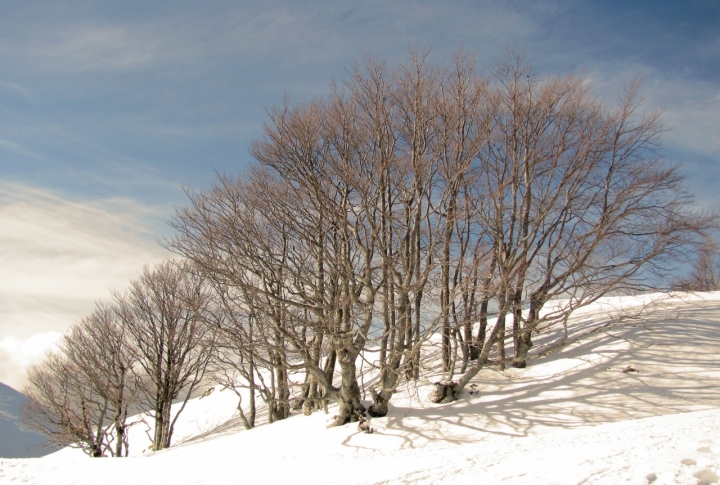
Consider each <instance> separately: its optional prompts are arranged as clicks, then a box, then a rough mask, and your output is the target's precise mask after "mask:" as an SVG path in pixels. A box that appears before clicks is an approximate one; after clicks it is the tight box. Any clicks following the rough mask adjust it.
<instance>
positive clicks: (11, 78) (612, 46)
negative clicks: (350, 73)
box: [0, 0, 720, 380]
mask: <svg viewBox="0 0 720 485" xmlns="http://www.w3.org/2000/svg"><path fill="white" fill-rule="evenodd" d="M409 46H418V47H420V48H428V49H430V50H431V57H432V58H433V59H434V60H442V59H448V58H449V56H451V55H452V53H454V52H456V51H457V50H458V49H461V48H462V49H464V50H465V51H466V52H468V53H470V54H472V55H475V56H477V60H478V66H486V65H490V64H492V63H493V58H494V57H500V56H502V55H503V50H504V48H505V47H506V46H515V47H517V48H519V49H524V50H525V51H526V53H527V57H528V58H529V59H530V60H531V61H532V63H533V65H534V67H535V68H536V69H537V70H538V71H539V72H540V73H547V74H564V73H568V72H576V73H581V75H583V76H585V77H586V78H587V79H588V80H590V81H592V82H593V83H594V85H595V88H596V91H597V92H598V94H600V95H601V96H604V97H606V98H608V99H611V100H612V99H613V98H614V97H615V96H616V95H617V93H618V91H619V90H620V89H621V88H622V86H623V84H627V83H628V82H629V80H630V79H631V78H632V77H634V76H636V75H638V74H640V75H642V76H644V77H645V79H646V81H645V84H644V86H643V90H642V93H643V95H644V97H645V99H646V108H647V109H657V108H663V109H664V110H665V115H664V118H663V119H664V120H665V122H666V123H667V124H668V125H669V126H670V127H672V128H673V130H672V131H670V132H669V133H667V135H666V136H665V148H664V155H665V156H666V157H667V158H668V159H670V160H673V161H678V162H680V161H683V162H684V170H685V171H686V173H687V175H688V178H689V184H690V185H691V186H692V189H693V190H694V191H695V193H696V194H697V195H698V198H699V201H700V203H701V205H703V206H706V207H717V206H720V191H718V190H717V189H716V187H715V180H718V179H720V165H719V164H718V157H719V156H720V129H719V128H718V127H720V109H718V108H720V3H718V2H716V1H713V0H703V1H695V0H690V1H687V2H672V1H669V0H659V1H650V0H641V1H637V2H632V3H631V4H628V3H627V2H622V1H620V0H610V1H607V2H591V1H589V0H564V1H561V0H536V1H521V0H514V1H510V2H500V1H497V0H482V1H477V2H467V1H463V0H451V1H448V2H442V4H438V3H437V2H430V1H426V0H404V1H398V2H381V1H379V0H359V1H357V2H351V3H343V2H331V1H329V0H313V1H309V2H302V3H298V2H290V1H287V0H284V1H282V0H270V1H268V2H262V3H257V2H248V1H240V2H237V1H229V0H208V1H207V2H202V3H200V2H189V1H181V2H173V3H172V4H169V3H165V2H143V1H139V0H130V1H126V2H105V1H103V2H101V1H87V2H51V1H49V0H45V1H38V2H31V3H30V2H4V3H2V4H0V174H1V175H2V179H1V180H2V181H3V184H4V185H2V186H1V187H0V224H1V225H0V227H2V228H3V229H2V231H1V232H0V258H1V259H2V265H0V273H2V276H3V278H0V302H1V303H2V305H0V341H2V342H6V343H7V342H10V341H3V340H2V339H3V338H6V337H8V336H9V335H10V334H11V333H12V334H14V335H15V337H13V338H19V339H20V340H18V341H17V342H16V341H13V342H15V343H12V344H11V343H7V345H4V344H3V345H0V353H1V352H6V354H5V355H8V351H6V350H2V349H8V348H11V347H12V348H21V347H22V345H24V344H23V342H25V340H23V339H29V337H30V336H31V335H33V334H35V333H45V332H55V331H59V330H62V329H63V328H65V327H66V326H67V325H68V324H69V323H68V322H71V321H74V320H76V319H77V318H79V317H80V316H82V315H83V314H85V313H87V312H88V311H89V310H91V308H92V305H93V302H94V301H95V300H96V299H100V298H105V297H107V295H109V290H110V289H111V288H115V289H122V288H123V287H124V286H125V285H126V284H127V280H128V279H129V278H130V277H132V276H134V275H135V274H137V272H138V271H139V270H140V268H141V266H142V264H143V263H144V262H149V261H153V260H156V259H158V258H160V257H162V256H163V255H164V254H165V253H163V251H162V250H161V249H160V248H159V247H157V246H156V245H155V244H154V242H153V241H154V240H156V239H158V238H159V237H160V236H161V234H162V233H163V232H167V231H168V230H169V229H167V228H166V226H165V225H164V224H163V222H162V221H163V220H165V219H167V218H168V217H170V215H171V214H172V206H173V205H181V204H183V203H184V202H185V196H184V194H183V191H182V187H183V186H190V187H194V188H197V189H203V188H205V187H207V186H208V185H209V183H210V182H211V180H212V179H213V177H214V170H217V171H219V172H227V173H236V172H238V171H240V170H242V168H243V167H244V166H245V165H246V164H247V163H248V161H249V158H250V156H249V154H248V145H249V143H250V142H251V141H252V140H253V139H255V138H257V137H259V136H260V135H261V132H262V123H263V121H264V120H265V119H266V114H265V109H266V108H267V107H269V106H273V105H275V104H277V103H279V102H280V101H281V100H282V98H283V95H284V93H286V92H287V93H290V94H291V95H292V97H293V99H294V100H296V101H300V102H301V101H304V100H308V99H311V98H313V97H319V96H322V95H323V94H324V93H326V92H327V91H328V85H329V84H330V82H331V80H332V79H338V80H342V79H343V78H344V77H345V76H347V68H349V67H351V66H352V63H353V62H354V61H362V59H363V56H365V55H369V56H376V57H383V58H386V59H388V60H389V61H390V62H395V61H399V60H402V59H403V58H404V57H405V56H406V54H407V50H408V47H409ZM11 328H12V331H10V330H9V329H11ZM37 340H38V341H47V339H46V340H42V339H39V338H38V339H37ZM33 348H36V347H33ZM28 352H30V351H28ZM30 353H32V352H30ZM2 359H3V357H2V355H0V362H1V361H2ZM3 366H4V364H3ZM0 380H3V376H2V375H0Z"/></svg>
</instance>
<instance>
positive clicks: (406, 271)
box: [28, 52, 716, 456]
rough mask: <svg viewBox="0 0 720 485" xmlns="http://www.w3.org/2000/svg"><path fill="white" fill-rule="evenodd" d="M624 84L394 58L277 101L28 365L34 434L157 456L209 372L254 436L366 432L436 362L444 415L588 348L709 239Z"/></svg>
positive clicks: (523, 66)
mask: <svg viewBox="0 0 720 485" xmlns="http://www.w3.org/2000/svg"><path fill="white" fill-rule="evenodd" d="M638 90H639V83H633V84H631V85H630V86H629V87H628V88H627V89H626V90H625V91H624V92H623V93H621V95H620V97H619V99H618V101H617V102H616V103H608V102H606V101H603V100H601V99H599V98H598V97H597V96H595V95H593V93H592V91H591V87H590V86H589V85H588V84H587V83H585V82H584V81H583V79H581V78H579V77H574V76H565V77H547V78H542V77H540V76H539V75H538V74H536V73H535V72H534V71H533V70H532V69H531V67H530V66H529V64H528V63H526V62H525V61H524V60H523V59H522V56H520V55H517V54H514V53H510V54H508V55H507V56H506V57H505V58H504V59H503V60H501V61H499V62H498V63H497V64H496V65H495V66H494V67H493V68H492V69H490V70H489V71H488V72H487V73H479V72H478V70H477V69H476V66H475V65H474V63H473V61H472V59H471V58H469V57H466V56H464V55H462V54H459V55H457V56H456V57H455V58H454V59H453V60H452V61H451V62H449V63H447V64H437V63H432V62H430V61H429V60H428V58H427V56H426V55H425V54H424V53H421V52H414V53H412V54H411V55H410V57H409V58H408V59H407V60H406V61H405V62H404V63H402V64H400V65H398V66H395V67H393V66H390V65H388V64H387V63H385V62H381V61H375V60H368V61H366V62H365V63H364V64H362V65H360V64H358V65H356V66H355V68H354V70H352V72H351V76H350V78H349V79H348V80H347V81H346V82H344V83H343V84H333V85H332V87H331V89H330V92H329V94H328V95H327V96H326V97H324V98H322V99H318V100H314V101H312V102H308V103H304V104H293V103H292V102H291V101H290V100H289V99H287V100H285V102H284V103H283V104H281V105H280V106H278V107H276V108H274V109H271V110H270V111H269V115H268V116H269V119H268V121H267V123H266V125H265V127H264V136H263V137H261V138H260V139H259V140H257V141H256V142H255V143H253V145H252V147H251V153H252V155H253V158H254V160H255V161H254V163H253V164H252V165H251V166H250V167H249V168H248V169H247V170H245V171H244V172H243V173H240V174H238V175H218V177H217V180H216V182H215V183H214V185H213V186H212V187H211V188H210V189H209V190H205V191H199V192H194V191H188V195H189V199H190V200H189V204H188V206H187V207H183V208H180V209H178V210H177V212H176V214H175V216H174V217H173V218H172V220H171V221H170V224H171V226H172V228H173V229H174V233H173V235H172V236H171V237H170V238H169V239H167V240H166V242H165V245H166V247H168V248H169V249H171V250H172V251H174V252H175V253H176V254H177V255H178V256H179V258H178V261H181V262H176V263H164V264H162V265H160V266H158V267H156V268H154V269H152V270H151V269H148V268H146V270H145V271H144V273H143V275H142V276H141V277H140V278H139V279H138V280H137V281H135V282H133V283H132V284H131V287H130V289H129V290H128V291H127V292H126V293H124V294H116V297H115V300H114V301H113V302H112V303H111V304H107V305H104V304H103V305H99V306H98V310H97V311H96V312H95V313H94V314H93V316H91V317H89V318H88V319H85V320H83V321H82V322H81V323H80V324H79V325H78V326H77V327H76V328H75V329H73V331H72V332H71V333H70V334H68V336H67V337H66V338H65V340H64V341H63V344H62V345H61V348H60V351H59V353H57V354H53V355H52V356H50V357H49V358H48V360H47V361H46V362H45V363H44V364H41V365H40V366H37V367H35V368H32V369H31V371H30V386H29V388H28V392H29V393H30V396H31V398H32V399H33V403H34V404H33V409H32V413H29V416H31V418H30V419H32V420H34V421H35V422H36V424H37V426H41V427H44V428H45V429H48V430H50V432H51V433H56V436H57V439H58V440H59V441H63V442H64V443H68V442H74V443H78V444H79V446H82V447H83V448H84V449H87V450H88V452H89V453H90V454H93V455H102V454H105V453H106V452H107V453H110V454H113V455H114V456H121V455H122V454H123V449H124V450H127V443H125V442H124V441H123V436H124V429H125V428H126V427H127V426H128V424H127V420H128V419H129V418H128V409H135V410H149V411H151V413H152V415H153V416H154V419H155V421H156V426H155V436H154V448H155V449H161V448H164V447H167V446H169V445H170V439H171V435H172V430H173V423H174V420H175V419H177V415H176V416H175V417H172V416H171V413H170V404H172V403H173V402H175V401H176V400H177V399H178V398H184V399H186V398H187V397H188V396H190V395H191V393H192V391H193V390H194V389H195V388H197V386H198V385H199V384H200V382H201V381H202V379H203V378H205V377H207V376H208V375H210V374H212V376H213V378H214V379H215V380H216V381H218V382H221V383H222V385H224V386H226V387H229V388H233V389H236V390H239V389H240V388H243V387H244V388H246V389H248V390H249V396H250V401H249V402H247V403H242V402H241V403H240V404H239V405H238V407H239V409H240V411H241V416H242V419H243V422H244V423H245V426H246V427H248V428H250V427H253V426H255V421H256V406H257V404H256V398H257V397H259V398H260V400H261V401H262V402H263V403H264V404H265V405H266V406H267V409H268V415H269V420H270V421H271V422H272V421H274V420H279V419H283V418H286V417H287V416H289V415H290V414H291V413H292V412H293V411H294V410H299V409H302V410H303V412H304V413H306V414H309V413H312V412H313V411H314V410H317V409H327V405H328V403H329V402H332V403H336V404H337V405H338V411H337V416H336V418H335V420H334V424H335V425H342V424H345V423H347V422H350V421H355V420H357V419H358V416H359V415H365V413H366V412H367V413H368V414H370V415H371V416H384V415H386V414H387V413H388V409H389V408H388V404H389V403H390V401H391V399H392V397H393V394H394V393H395V392H396V391H397V390H398V388H399V386H400V385H401V384H402V383H403V382H406V381H412V380H418V379H420V378H421V377H423V376H424V373H425V372H426V371H425V370H424V367H423V366H424V362H425V361H426V360H427V359H428V358H429V356H430V355H431V354H432V353H434V352H436V351H437V352H438V358H439V360H440V363H441V372H442V378H441V379H440V382H439V383H438V384H437V386H436V392H435V394H434V396H433V400H434V401H435V402H440V401H443V402H448V401H450V400H453V399H456V398H457V397H458V396H459V395H460V393H461V392H462V390H463V389H464V387H465V386H467V385H468V384H469V383H470V381H471V379H472V378H473V377H474V376H475V375H477V373H478V372H480V371H481V370H482V369H483V368H485V367H487V366H498V367H500V368H504V367H505V366H506V365H512V366H515V367H519V368H522V367H525V366H526V365H527V363H528V361H530V360H532V359H535V358H539V357H542V356H544V355H547V354H548V353H550V352H552V351H553V350H555V349H560V348H562V347H564V346H566V345H568V344H570V343H571V342H574V341H577V340H578V339H581V338H584V337H586V336H588V335H590V334H592V333H593V332H595V331H597V328H583V329H582V330H578V329H574V328H572V326H570V325H568V318H569V316H570V315H571V314H572V312H573V311H575V310H576V309H577V308H580V307H582V306H585V305H587V304H590V303H592V302H594V301H596V300H597V299H598V298H600V297H602V296H606V295H609V294H616V293H620V292H625V293H630V292H639V291H646V290H649V289H652V288H653V287H655V286H656V285H657V284H658V282H660V281H661V280H662V277H664V276H665V275H667V274H668V272H669V271H670V270H671V269H672V268H673V267H674V266H675V265H676V264H677V263H678V262H680V261H682V260H683V258H685V257H686V256H687V254H688V253H689V252H691V251H693V250H694V248H697V247H700V246H701V245H702V244H703V240H704V238H705V237H706V236H707V234H708V231H711V230H712V229H713V228H714V227H715V225H716V222H715V217H714V215H712V214H703V213H699V212H697V211H696V210H695V208H694V206H693V198H692V196H691V195H690V194H688V193H687V192H686V191H685V189H684V188H683V185H682V183H683V177H682V175H681V174H680V172H679V169H678V167H677V166H675V165H672V164H669V163H667V162H665V161H664V160H662V159H661V157H660V156H659V148H660V137H661V134H662V132H663V130H664V128H663V126H662V124H661V123H660V121H659V116H660V114H659V113H658V112H652V113H644V112H643V111H642V100H641V98H640V97H639V95H638ZM96 327H97V329H105V328H106V327H107V328H106V329H105V330H96ZM83 332H85V333H87V334H88V335H90V332H97V336H92V337H91V340H90V341H86V340H83V338H81V336H75V334H76V333H77V334H82V335H85V333H83ZM538 334H544V335H551V336H552V338H545V339H542V342H541V343H538V342H536V341H535V340H537V339H536V337H535V336H536V335H538ZM92 335H95V334H92ZM93 342H96V343H95V344H93ZM436 344H437V345H436ZM106 345H107V346H111V347H113V348H115V349H117V354H118V355H117V356H116V357H112V358H111V355H110V353H109V352H106V351H104V350H102V349H104V348H105V347H104V346H106ZM100 354H102V355H100ZM98 358H101V359H102V361H101V362H98V363H91V362H90V360H92V359H98ZM108 359H109V360H108ZM360 362H364V365H366V368H365V372H367V366H368V365H369V367H370V369H371V371H370V375H371V376H372V378H371V379H370V380H368V381H367V382H363V380H362V379H361V372H360V370H359V368H358V366H359V364H360ZM70 367H72V369H73V370H72V371H71V370H69V368H70ZM97 373H100V374H101V375H99V376H96V375H95V374H97ZM96 381H97V382H98V384H95V382H96ZM365 392H366V393H368V394H369V395H370V396H371V398H372V402H371V404H369V405H368V404H366V403H365V402H363V395H364V393H365ZM238 395H239V396H240V395H241V393H240V392H238ZM113 433H114V434H113ZM111 438H112V439H111ZM112 442H114V443H115V447H114V448H112V449H111V447H110V443H112ZM120 443H125V444H124V445H122V446H121V445H120ZM123 447H124V448H123Z"/></svg>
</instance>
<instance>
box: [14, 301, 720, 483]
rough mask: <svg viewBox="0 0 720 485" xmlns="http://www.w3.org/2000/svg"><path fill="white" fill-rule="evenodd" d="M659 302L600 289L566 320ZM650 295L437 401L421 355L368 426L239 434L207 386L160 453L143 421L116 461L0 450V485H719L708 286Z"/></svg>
mask: <svg viewBox="0 0 720 485" xmlns="http://www.w3.org/2000/svg"><path fill="white" fill-rule="evenodd" d="M660 297H661V296H660V295H650V296H649V295H644V296H642V297H614V298H606V299H604V300H603V301H602V302H599V303H597V304H595V305H594V306H593V307H592V308H588V309H583V311H582V312H581V313H579V314H578V315H576V316H574V317H573V318H572V319H571V325H575V326H581V325H587V324H589V323H591V322H595V323H597V322H599V321H603V320H607V319H609V318H617V316H618V315H619V314H621V313H625V314H627V313H633V312H636V311H637V310H638V309H639V308H641V307H644V306H645V305H646V304H647V303H648V302H650V301H652V300H653V299H655V298H660ZM662 298H663V300H662V302H660V303H659V304H655V305H652V306H651V307H646V313H644V314H643V317H642V319H636V320H633V321H632V323H631V324H630V325H629V326H626V327H622V328H615V329H612V330H609V331H607V332H602V333H600V334H598V335H597V336H595V337H593V338H592V339H591V340H588V341H585V342H582V343H580V344H577V345H575V346H573V347H571V348H569V349H566V350H564V351H563V352H562V353H555V354H552V355H550V356H548V357H545V358H544V359H540V360H536V361H532V362H530V365H529V366H528V368H526V369H507V370H506V371H498V370H496V369H485V370H483V371H481V372H480V374H478V376H476V378H475V379H474V380H473V382H472V383H473V384H474V385H475V388H476V389H478V390H479V391H480V392H479V393H473V394H470V392H469V391H471V390H472V389H471V388H467V389H466V391H465V392H464V393H463V394H462V395H461V396H460V397H459V399H458V400H457V401H455V402H453V403H450V404H443V405H436V404H432V403H430V402H429V401H428V399H427V396H428V394H429V392H430V391H431V390H432V383H433V382H435V381H438V380H441V379H442V375H441V374H439V373H438V372H437V362H436V360H434V358H431V359H428V361H427V362H425V370H426V373H425V376H424V377H423V378H422V379H421V380H420V381H419V382H418V383H410V384H408V385H407V386H406V387H404V388H403V389H402V392H401V393H399V394H397V395H396V396H394V397H393V400H392V401H391V410H390V413H389V414H388V416H387V417H384V418H375V419H372V420H371V426H372V427H373V428H374V429H375V432H374V433H373V434H365V433H363V432H361V431H359V430H358V428H357V425H356V424H348V425H346V426H342V427H336V428H329V429H328V428H326V425H327V424H328V423H329V422H330V421H331V418H332V415H333V411H334V409H333V407H332V406H331V407H330V414H329V415H326V414H324V413H323V412H322V411H320V412H316V413H315V414H313V415H311V416H303V415H302V414H298V415H296V416H293V417H291V418H290V419H287V420H284V421H281V422H278V423H274V424H272V425H261V426H258V427H256V428H254V429H252V430H249V431H246V430H244V428H243V427H242V424H241V422H240V420H239V418H238V416H237V411H236V410H235V406H236V405H237V397H236V396H235V395H234V394H233V393H232V391H230V390H224V391H220V388H219V387H218V386H214V391H213V392H211V393H210V394H209V395H207V396H206V397H204V398H202V399H199V398H198V399H194V400H192V401H190V402H189V403H188V405H187V407H186V409H185V411H184V412H183V414H182V415H181V417H180V419H179V422H178V426H177V429H176V433H175V437H174V443H175V444H174V445H173V446H172V447H171V448H170V449H167V450H164V451H161V452H156V453H151V452H147V450H144V449H145V448H147V445H148V444H149V441H148V439H147V437H146V429H147V427H144V425H142V424H140V425H137V426H135V427H134V428H133V431H132V433H133V434H132V435H131V438H130V440H131V441H130V447H131V455H132V456H131V457H129V458H112V459H111V458H104V459H103V458H89V457H86V456H85V455H84V454H82V453H81V452H79V451H78V450H70V449H65V450H61V451H59V452H57V453H53V454H51V455H48V456H45V457H42V458H29V459H0V483H6V482H7V483H31V484H32V483H40V484H46V483H47V484H50V483H53V484H93V485H95V484H97V483H102V484H103V485H111V484H123V485H125V484H142V483H171V484H223V483H248V484H254V483H267V484H273V483H298V484H302V483H345V484H380V483H423V484H425V483H427V484H431V483H443V484H453V483H462V484H468V483H482V484H495V483H503V484H535V483H538V484H578V483H583V484H594V483H602V484H620V483H628V484H648V483H653V484H676V483H677V484H693V485H695V484H710V483H720V478H719V477H720V292H715V293H702V294H696V295H673V296H669V297H662ZM542 337H543V336H540V338H542ZM628 365H631V366H632V367H633V368H634V369H637V370H638V372H631V373H623V372H622V370H623V369H625V368H626V366H628ZM368 399H369V396H368ZM367 404H369V402H368V403H367Z"/></svg>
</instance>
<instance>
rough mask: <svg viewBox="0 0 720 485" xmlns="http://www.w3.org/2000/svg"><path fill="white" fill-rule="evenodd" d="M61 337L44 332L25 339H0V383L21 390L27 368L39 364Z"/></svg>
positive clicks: (53, 333) (58, 333)
mask: <svg viewBox="0 0 720 485" xmlns="http://www.w3.org/2000/svg"><path fill="white" fill-rule="evenodd" d="M61 335H62V334H61V333H60V332H44V333H37V334H35V335H32V336H30V337H28V338H26V339H22V338H18V337H6V338H4V339H0V382H3V383H4V384H7V385H8V386H10V387H12V388H15V389H17V390H22V387H23V385H24V384H25V379H26V378H27V374H26V369H27V367H28V366H29V365H31V364H37V363H39V362H41V361H42V360H43V358H44V357H45V355H46V353H47V352H48V351H50V350H53V349H54V348H55V345H56V344H57V342H58V339H59V338H60V337H61Z"/></svg>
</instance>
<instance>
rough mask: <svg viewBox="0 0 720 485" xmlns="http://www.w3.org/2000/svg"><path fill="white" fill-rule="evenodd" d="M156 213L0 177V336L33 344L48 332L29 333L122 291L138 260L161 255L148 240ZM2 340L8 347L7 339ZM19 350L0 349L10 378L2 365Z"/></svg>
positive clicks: (57, 324)
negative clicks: (67, 196) (77, 198)
mask: <svg viewBox="0 0 720 485" xmlns="http://www.w3.org/2000/svg"><path fill="white" fill-rule="evenodd" d="M156 216H157V214H154V210H153V208H151V207H146V206H142V205H140V204H138V203H136V202H133V201H130V200H119V199H116V200H108V201H95V202H84V203H78V202H72V201H68V200H64V199H62V198H60V197H58V196H56V195H54V194H51V193H48V192H46V191H44V190H39V189H34V188H29V187H23V186H18V185H9V184H0V227H2V228H3V231H2V232H0V341H2V342H5V343H7V342H10V343H13V342H14V343H13V344H12V345H15V347H17V348H25V347H23V345H25V343H22V342H30V343H29V344H28V345H30V347H27V348H31V347H32V348H35V347H36V345H35V344H32V342H40V341H42V342H46V341H47V339H43V338H40V337H33V335H37V334H46V333H47V332H53V331H62V330H63V329H65V328H67V327H68V326H69V325H71V324H72V323H73V322H75V321H77V320H78V319H79V318H80V317H82V316H83V315H85V314H87V313H89V312H90V311H92V309H93V307H94V304H95V302H96V301H97V300H102V299H106V298H109V297H110V292H111V290H112V289H117V290H122V289H123V288H124V287H125V286H126V285H127V284H128V282H129V280H130V279H131V278H133V277H136V276H137V275H138V274H139V272H140V270H141V269H142V266H143V264H145V263H151V262H153V261H158V260H160V259H162V258H164V257H168V256H169V254H168V253H167V251H165V250H164V249H162V248H161V247H159V246H158V245H157V244H156V242H155V239H156V238H157V237H158V235H159V232H160V231H159V228H157V227H152V226H150V225H149V221H151V220H156V219H157V217H156ZM7 339H10V340H7ZM13 339H14V340H13ZM33 339H34V340H33ZM5 343H4V344H3V347H2V349H4V350H3V351H4V352H5V353H6V354H7V353H8V352H10V350H9V349H11V347H12V345H10V344H9V343H7V345H6V344H5ZM21 344H22V345H21ZM31 344H32V345H31ZM23 352H25V351H23ZM28 352H29V351H28ZM22 355H25V354H22ZM22 355H21V356H20V357H17V356H11V357H8V356H7V355H5V357H2V356H1V355H0V360H2V359H4V360H6V361H8V362H6V364H5V365H4V366H3V368H4V369H6V370H5V372H6V373H7V372H10V373H12V374H13V375H14V376H15V377H14V379H19V377H18V376H19V375H20V374H18V373H19V372H20V371H18V370H17V369H15V370H7V369H8V366H10V367H12V366H17V365H20V364H19V363H18V362H22V359H24V357H22ZM21 357H22V358H21ZM18 359H20V360H18ZM0 380H2V378H1V377H0ZM11 385H12V384H11Z"/></svg>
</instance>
